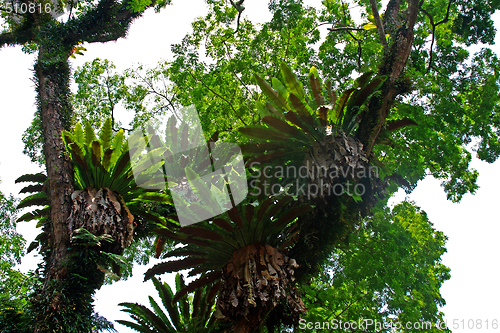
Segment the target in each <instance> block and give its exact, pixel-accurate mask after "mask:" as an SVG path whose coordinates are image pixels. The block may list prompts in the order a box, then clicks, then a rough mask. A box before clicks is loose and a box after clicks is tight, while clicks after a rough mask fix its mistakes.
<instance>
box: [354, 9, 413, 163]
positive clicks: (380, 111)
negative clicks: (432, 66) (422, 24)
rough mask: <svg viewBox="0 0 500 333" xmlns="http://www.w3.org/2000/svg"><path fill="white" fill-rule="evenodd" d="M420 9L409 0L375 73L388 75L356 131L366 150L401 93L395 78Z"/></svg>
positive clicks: (403, 59)
mask: <svg viewBox="0 0 500 333" xmlns="http://www.w3.org/2000/svg"><path fill="white" fill-rule="evenodd" d="M393 5H394V4H393ZM396 5H397V3H396ZM419 8H420V6H419V2H418V0H409V3H408V15H407V17H406V22H405V24H403V25H402V26H401V27H400V28H399V29H398V30H397V31H396V33H395V36H394V38H393V40H394V43H393V44H392V45H391V48H390V51H389V52H388V53H387V54H386V55H385V57H384V62H383V64H382V66H381V68H380V70H379V73H378V74H379V75H387V76H388V80H387V81H386V82H385V83H384V86H383V90H382V94H381V96H379V97H374V98H372V100H371V101H370V103H369V110H368V112H367V113H365V115H364V116H363V119H362V121H361V123H360V126H359V129H358V132H357V136H358V138H359V139H360V140H361V141H362V142H363V144H364V145H365V147H366V151H367V153H370V152H371V151H372V149H373V146H374V145H375V140H376V139H377V137H378V136H379V134H380V131H381V130H382V128H383V127H384V125H385V122H386V119H387V117H388V115H389V110H390V108H391V106H392V105H393V103H394V100H395V98H396V97H397V96H398V94H400V93H401V91H399V90H398V88H397V84H396V81H397V80H398V79H399V78H400V76H401V73H402V72H403V69H404V67H405V65H406V62H407V60H408V57H409V55H410V52H411V48H412V45H413V36H414V35H413V33H414V32H413V28H414V25H415V23H416V21H417V15H418V12H419ZM396 14H397V13H396Z"/></svg>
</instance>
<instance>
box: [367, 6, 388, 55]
mask: <svg viewBox="0 0 500 333" xmlns="http://www.w3.org/2000/svg"><path fill="white" fill-rule="evenodd" d="M370 5H371V6H372V12H373V18H374V19H375V24H376V26H377V31H378V36H379V37H380V42H381V43H382V45H383V46H384V50H385V51H387V39H385V31H384V25H383V24H382V20H381V19H380V15H379V13H378V8H377V0H370Z"/></svg>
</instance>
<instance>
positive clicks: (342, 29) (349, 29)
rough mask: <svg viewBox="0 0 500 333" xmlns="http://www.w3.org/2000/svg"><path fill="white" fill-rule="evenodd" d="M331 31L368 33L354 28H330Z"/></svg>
mask: <svg viewBox="0 0 500 333" xmlns="http://www.w3.org/2000/svg"><path fill="white" fill-rule="evenodd" d="M328 30H329V31H366V30H365V29H363V28H352V27H338V28H328Z"/></svg>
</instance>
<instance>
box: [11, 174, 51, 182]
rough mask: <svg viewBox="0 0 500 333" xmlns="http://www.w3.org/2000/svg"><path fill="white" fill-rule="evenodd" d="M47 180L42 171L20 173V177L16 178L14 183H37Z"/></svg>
mask: <svg viewBox="0 0 500 333" xmlns="http://www.w3.org/2000/svg"><path fill="white" fill-rule="evenodd" d="M46 180H47V176H46V175H44V174H43V173H35V174H26V175H22V176H21V177H19V178H17V179H16V181H15V183H16V184H19V183H24V182H31V183H39V184H43V183H45V181H46Z"/></svg>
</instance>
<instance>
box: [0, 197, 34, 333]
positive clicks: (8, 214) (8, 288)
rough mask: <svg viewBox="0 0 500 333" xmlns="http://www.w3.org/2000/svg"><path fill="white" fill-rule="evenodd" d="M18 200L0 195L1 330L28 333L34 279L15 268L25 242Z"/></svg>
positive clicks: (22, 252) (19, 260)
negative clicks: (20, 229)
mask: <svg viewBox="0 0 500 333" xmlns="http://www.w3.org/2000/svg"><path fill="white" fill-rule="evenodd" d="M16 201H17V200H16V199H14V198H13V197H12V196H10V197H6V196H5V195H4V194H3V193H1V192H0V329H1V330H2V332H29V330H30V326H31V318H30V316H29V315H28V311H27V310H28V309H27V307H28V304H29V302H28V297H27V295H28V294H29V291H30V289H31V288H32V284H33V283H34V279H33V277H32V276H31V275H28V274H24V273H22V272H20V271H18V270H17V269H15V268H14V266H15V265H16V264H19V263H20V262H21V258H22V256H23V255H24V245H25V243H26V241H25V240H24V238H23V236H22V235H20V234H18V233H17V232H16V221H15V215H16V214H17V210H16V208H15V206H16V203H17V202H16Z"/></svg>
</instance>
